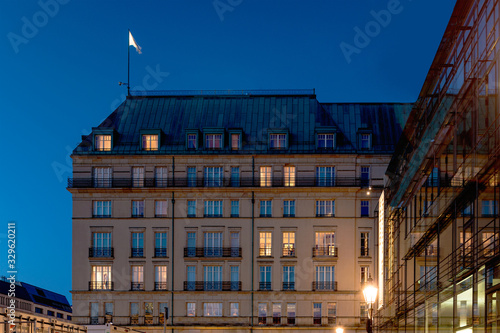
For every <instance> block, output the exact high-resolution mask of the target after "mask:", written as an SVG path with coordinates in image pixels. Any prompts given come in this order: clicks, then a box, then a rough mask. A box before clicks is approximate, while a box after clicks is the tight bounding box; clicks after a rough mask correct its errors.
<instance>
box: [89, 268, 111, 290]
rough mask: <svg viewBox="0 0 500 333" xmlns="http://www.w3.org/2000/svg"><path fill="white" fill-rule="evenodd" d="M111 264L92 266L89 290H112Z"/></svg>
mask: <svg viewBox="0 0 500 333" xmlns="http://www.w3.org/2000/svg"><path fill="white" fill-rule="evenodd" d="M111 281H112V280H111V266H92V276H91V285H90V289H91V290H112V289H113V288H112V282H111Z"/></svg>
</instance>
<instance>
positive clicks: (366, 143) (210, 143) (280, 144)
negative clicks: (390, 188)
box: [94, 131, 372, 151]
mask: <svg viewBox="0 0 500 333" xmlns="http://www.w3.org/2000/svg"><path fill="white" fill-rule="evenodd" d="M335 136H336V134H335V133H318V134H316V147H317V148H318V149H334V148H335V147H336V140H335ZM203 138H204V147H205V149H211V150H220V149H224V148H225V144H224V134H223V133H210V134H205V135H204V137H203ZM288 140H289V135H288V133H270V134H269V142H268V145H269V148H270V149H288V142H289V141H288ZM371 141H372V140H371V133H360V134H359V143H360V148H361V149H370V148H371ZM242 143H243V140H242V133H230V142H229V148H230V149H231V150H240V149H242ZM160 145H161V143H160V135H159V134H142V135H141V149H142V150H145V151H157V150H158V149H159V147H160ZM186 148H187V149H189V150H196V149H199V148H200V147H199V133H198V132H197V131H188V133H187V134H186ZM94 149H95V150H97V151H111V149H112V135H111V134H96V135H95V136H94Z"/></svg>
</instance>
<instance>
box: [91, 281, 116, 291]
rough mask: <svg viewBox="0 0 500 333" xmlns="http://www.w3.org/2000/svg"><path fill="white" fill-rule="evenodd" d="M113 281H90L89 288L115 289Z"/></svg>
mask: <svg viewBox="0 0 500 333" xmlns="http://www.w3.org/2000/svg"><path fill="white" fill-rule="evenodd" d="M113 288H114V284H113V282H112V281H89V290H90V291H93V290H113Z"/></svg>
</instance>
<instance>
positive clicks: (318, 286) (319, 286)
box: [312, 281, 337, 291]
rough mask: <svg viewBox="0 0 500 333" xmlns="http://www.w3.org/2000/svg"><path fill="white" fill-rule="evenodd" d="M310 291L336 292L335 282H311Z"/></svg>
mask: <svg viewBox="0 0 500 333" xmlns="http://www.w3.org/2000/svg"><path fill="white" fill-rule="evenodd" d="M312 290H313V291H317V290H331V291H336V290H337V281H326V282H325V281H313V283H312Z"/></svg>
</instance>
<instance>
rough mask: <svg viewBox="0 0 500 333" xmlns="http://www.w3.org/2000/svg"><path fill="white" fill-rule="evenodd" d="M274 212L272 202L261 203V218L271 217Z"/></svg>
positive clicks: (262, 201) (263, 201)
mask: <svg viewBox="0 0 500 333" xmlns="http://www.w3.org/2000/svg"><path fill="white" fill-rule="evenodd" d="M272 210H273V207H272V200H261V201H260V217H271V216H272Z"/></svg>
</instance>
